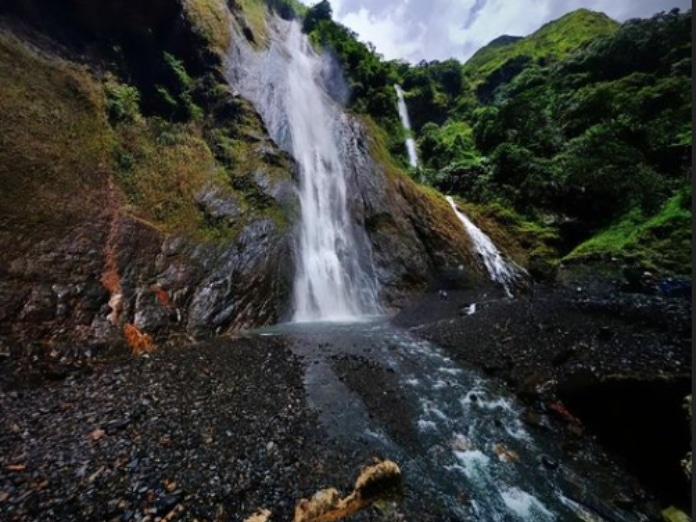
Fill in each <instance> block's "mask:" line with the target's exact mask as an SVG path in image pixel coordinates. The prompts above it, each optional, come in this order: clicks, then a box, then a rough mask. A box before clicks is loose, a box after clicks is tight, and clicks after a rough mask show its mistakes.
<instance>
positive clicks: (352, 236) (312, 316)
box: [230, 20, 381, 321]
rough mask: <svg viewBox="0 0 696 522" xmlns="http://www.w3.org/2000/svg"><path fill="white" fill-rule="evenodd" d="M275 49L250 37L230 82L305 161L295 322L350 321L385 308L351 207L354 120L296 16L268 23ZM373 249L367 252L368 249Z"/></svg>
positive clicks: (239, 53) (281, 141) (233, 60)
mask: <svg viewBox="0 0 696 522" xmlns="http://www.w3.org/2000/svg"><path fill="white" fill-rule="evenodd" d="M269 31H270V32H271V36H272V43H271V45H270V48H269V49H268V50H265V51H255V50H253V49H251V47H249V46H247V45H246V44H244V43H240V44H239V45H238V46H236V50H235V51H234V53H236V54H233V55H232V56H231V57H230V62H231V66H230V81H231V83H232V85H233V86H234V87H235V88H236V89H238V90H239V92H240V93H241V94H242V95H243V96H244V97H246V98H247V99H249V100H251V101H252V103H253V104H254V106H255V108H256V109H257V111H258V112H259V114H260V115H261V117H262V119H263V120H264V123H265V124H266V127H267V128H268V131H269V134H270V136H271V138H272V139H273V140H274V141H275V142H276V143H278V145H279V146H280V147H281V148H283V149H285V150H286V151H288V152H290V153H291V154H292V155H293V157H294V158H295V160H296V162H297V164H298V166H299V171H300V172H299V174H300V176H299V177H300V179H299V194H298V195H299V201H300V206H301V214H302V217H301V223H300V226H299V230H298V235H297V255H296V275H295V281H294V305H295V312H294V317H293V319H294V320H295V321H316V320H323V321H332V320H334V321H350V320H355V319H356V318H358V317H361V316H365V315H372V314H376V313H379V312H380V311H381V310H380V307H379V304H378V293H379V292H378V285H377V281H376V277H375V275H374V269H373V267H372V264H371V261H370V260H371V255H370V253H369V243H368V241H367V239H366V234H365V231H364V230H362V229H359V227H357V226H355V225H354V223H353V219H352V217H351V215H350V214H349V212H348V205H347V184H346V179H345V173H344V168H343V161H345V160H344V159H343V158H342V156H341V152H340V151H341V150H342V149H344V148H346V147H348V146H349V145H346V144H345V143H343V142H341V139H342V136H344V135H348V134H349V133H347V132H345V129H344V128H343V127H345V126H346V125H348V121H347V118H346V116H345V115H344V114H343V112H342V110H341V108H340V107H339V106H338V105H337V104H336V103H334V102H333V101H332V100H331V98H330V97H329V96H328V95H327V93H326V90H325V88H324V86H323V85H322V80H321V72H322V66H323V62H322V57H320V56H318V55H317V54H316V53H315V52H314V50H313V49H312V46H311V45H310V43H309V41H308V40H307V37H306V36H305V35H303V34H302V32H301V30H300V26H299V25H298V24H297V23H296V22H284V21H281V20H274V21H273V22H269ZM366 251H368V252H367V253H366Z"/></svg>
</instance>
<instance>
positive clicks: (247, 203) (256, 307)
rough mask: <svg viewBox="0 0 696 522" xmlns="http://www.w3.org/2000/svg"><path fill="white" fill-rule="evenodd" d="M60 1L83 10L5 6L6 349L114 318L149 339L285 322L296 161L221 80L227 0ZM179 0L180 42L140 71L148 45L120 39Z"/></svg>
mask: <svg viewBox="0 0 696 522" xmlns="http://www.w3.org/2000/svg"><path fill="white" fill-rule="evenodd" d="M66 4H71V6H73V7H74V8H75V9H76V10H75V11H74V12H71V16H70V17H69V22H70V23H68V21H67V20H66V21H65V23H64V24H62V25H61V24H60V23H59V22H58V21H60V18H57V19H51V17H50V16H48V13H53V11H52V10H53V9H54V8H55V9H57V7H55V6H53V7H47V5H41V4H40V3H32V2H23V3H18V4H17V5H15V6H10V9H9V10H10V11H12V12H11V13H10V14H8V15H7V16H6V17H4V18H3V19H2V30H1V31H0V73H1V74H0V76H1V77H0V111H2V115H3V116H2V117H1V118H0V135H2V147H0V184H1V185H2V195H3V197H2V198H0V216H1V219H0V244H1V245H2V248H1V249H0V266H1V267H2V269H1V270H2V277H1V281H0V295H2V299H0V301H1V303H2V304H1V305H0V334H2V339H3V340H2V341H0V342H1V343H2V345H3V346H2V349H3V351H12V352H16V355H17V356H18V360H20V359H22V357H23V356H26V355H28V354H29V353H33V354H37V353H43V351H44V350H48V347H49V346H50V347H51V349H53V350H55V349H58V352H57V353H62V352H63V351H66V350H67V351H69V350H71V349H73V348H71V346H72V347H74V346H75V345H74V343H73V341H77V340H80V341H88V342H89V343H90V344H94V345H99V344H100V343H102V342H104V341H111V340H114V339H120V338H125V337H124V335H123V334H124V332H131V335H128V336H126V337H127V338H129V339H131V340H134V339H135V337H138V336H134V335H133V334H132V332H133V331H137V332H138V334H139V335H140V336H141V337H144V338H145V339H146V341H147V342H145V343H144V344H143V343H136V342H133V344H142V345H144V346H147V345H148V343H150V344H155V343H160V342H163V341H165V340H166V339H167V338H169V337H170V336H171V334H172V333H176V332H180V333H182V334H183V333H187V334H194V335H209V334H211V333H215V332H223V331H226V330H229V329H237V328H241V327H247V326H258V325H262V324H269V323H273V322H276V321H278V320H279V319H280V318H281V317H282V315H283V314H284V313H285V310H286V307H287V304H288V296H289V291H290V282H291V277H292V271H291V269H289V265H288V263H287V262H286V261H285V260H287V259H288V257H289V256H290V255H291V243H292V241H291V227H290V221H291V216H292V215H294V214H296V202H295V199H294V192H293V181H292V173H293V168H294V167H293V163H292V161H291V159H290V158H288V157H287V156H286V155H285V154H283V153H281V152H280V151H279V150H278V149H277V148H276V147H275V146H274V145H273V143H272V142H271V141H270V140H269V139H268V137H267V135H266V133H265V130H264V127H263V125H262V123H261V121H260V119H259V118H258V116H257V115H256V113H255V112H254V111H253V110H252V109H251V108H250V106H249V104H248V103H246V102H245V101H244V100H242V99H239V98H236V97H234V96H233V95H232V94H231V93H230V91H229V88H228V87H227V85H226V84H225V83H224V80H223V78H224V77H223V75H222V70H221V67H222V65H221V64H222V54H223V53H224V51H225V49H224V47H225V46H226V45H229V42H227V43H225V41H224V40H225V39H228V38H229V22H228V20H227V17H228V16H229V14H228V13H229V12H228V10H227V8H226V7H225V5H224V4H220V5H217V4H215V3H214V2H186V3H184V4H179V3H178V2H159V4H161V5H160V7H163V6H167V9H170V10H171V12H169V11H166V10H165V9H164V7H163V10H162V11H161V12H158V11H157V9H156V7H155V5H154V4H153V5H152V6H150V7H148V8H143V9H140V10H138V9H135V8H132V12H131V8H128V7H126V8H125V10H126V11H128V13H130V14H131V15H133V16H131V17H129V16H127V15H126V14H119V15H118V16H117V15H116V14H115V13H112V14H114V17H112V18H111V20H109V17H107V16H104V13H105V12H110V9H112V8H114V6H112V5H110V4H109V3H108V2H107V5H104V6H101V5H100V9H102V8H103V9H104V10H105V11H101V14H100V16H99V17H97V16H96V13H94V12H93V9H95V8H94V7H93V6H92V5H91V4H89V5H87V4H85V5H82V4H80V3H79V2H78V3H74V5H73V3H71V2H66ZM216 5H217V7H215V6H216ZM39 7H41V8H47V9H48V13H38V14H37V11H38V9H39ZM63 7H65V6H63ZM218 8H219V9H218ZM114 9H115V8H114ZM177 9H178V15H177V16H180V17H181V18H176V20H177V22H176V24H174V25H173V26H172V27H171V30H172V31H174V32H175V33H176V38H173V39H172V43H173V42H174V40H176V41H177V44H176V45H178V46H179V47H180V50H181V53H180V54H174V53H175V52H176V49H175V47H168V46H167V45H166V43H165V44H164V47H165V49H162V48H161V47H160V49H158V52H160V54H159V55H158V56H157V59H156V60H154V61H153V63H152V64H151V65H152V67H153V69H157V68H158V67H160V66H161V67H162V70H161V71H160V72H153V73H152V76H151V77H148V76H147V75H146V74H144V71H145V69H146V66H147V63H146V61H147V59H148V56H149V55H150V54H151V53H153V52H154V51H153V49H152V48H144V49H143V51H142V55H143V56H142V57H140V58H137V57H136V56H135V55H134V54H129V51H123V50H124V49H125V48H126V47H125V46H126V45H127V43H128V42H127V41H126V40H127V39H128V38H130V37H134V36H133V35H145V34H148V33H149V32H150V30H152V33H154V34H155V35H157V33H158V28H159V29H163V26H164V24H165V21H164V20H165V19H169V18H171V17H172V16H174V14H173V13H174V12H175V11H176V10H177ZM5 10H6V11H7V10H8V9H7V6H6V7H5ZM136 12H137V13H138V14H139V17H137V16H135V13H136ZM221 13H222V14H221ZM165 14H166V16H165ZM158 16H162V17H163V18H162V22H161V24H158V23H156V20H157V19H158ZM221 17H222V18H221ZM50 20H53V21H51V22H50V23H49V21H50ZM56 20H58V21H56ZM97 21H98V22H99V23H98V24H97V23H96V22H97ZM119 21H120V22H123V23H124V25H119ZM126 21H128V24H125V22H126ZM93 22H94V23H93ZM90 24H91V25H90ZM101 24H105V25H101ZM138 24H143V25H142V26H138ZM149 24H150V25H149ZM225 31H228V32H225ZM106 35H110V36H106ZM117 35H120V36H121V37H123V40H119V39H116V40H111V41H109V38H112V37H113V38H117ZM134 38H135V37H134ZM143 38H145V37H144V36H143ZM161 42H166V39H162V40H161ZM108 44H113V45H114V46H115V47H119V46H121V47H120V48H121V51H119V52H122V56H123V61H122V62H121V63H120V64H114V63H113V62H112V61H111V60H112V58H113V56H112V55H111V54H110V53H109V52H107V51H104V48H105V47H106V46H107V45H108ZM199 46H200V47H199ZM80 51H85V52H88V53H89V54H88V55H86V54H82V53H81V52H80ZM158 75H159V76H158ZM129 82H132V83H129ZM160 82H161V83H160ZM158 96H160V98H162V99H159V98H158ZM164 98H170V99H169V100H165V99H164ZM133 327H135V330H134V329H133ZM17 340H20V342H16V341H17ZM32 345H34V347H33V348H32V347H31V346H32ZM80 351H82V350H80Z"/></svg>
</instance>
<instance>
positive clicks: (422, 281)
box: [343, 120, 485, 307]
mask: <svg viewBox="0 0 696 522" xmlns="http://www.w3.org/2000/svg"><path fill="white" fill-rule="evenodd" d="M347 128H348V129H349V132H350V135H349V136H346V137H344V139H343V143H344V151H343V153H344V154H345V155H349V156H350V161H346V177H347V180H348V185H349V187H350V189H349V194H350V195H351V198H350V200H349V204H350V206H351V212H352V213H353V215H355V216H356V217H357V221H358V225H359V226H360V227H361V228H364V230H365V231H366V232H367V236H368V238H369V241H370V244H371V247H372V257H373V262H374V265H375V269H376V271H377V277H378V279H379V282H380V284H381V286H382V290H383V293H384V297H385V300H386V302H387V303H389V304H390V305H392V306H395V307H400V306H402V305H403V304H404V303H405V302H406V301H407V300H408V299H409V297H411V296H413V295H414V294H415V293H418V292H422V291H423V290H425V289H426V288H427V287H428V285H429V284H430V283H431V282H432V281H434V280H436V279H437V278H438V277H439V276H440V275H442V274H443V273H450V274H451V273H454V274H456V277H457V278H458V279H460V280H461V281H462V282H463V283H464V284H468V285H480V284H482V283H484V282H485V277H484V272H483V271H482V269H481V268H482V267H481V266H480V263H478V261H477V260H476V258H475V256H474V255H473V252H472V248H471V244H470V239H469V237H468V236H467V234H466V233H465V232H464V230H463V229H462V226H461V223H459V222H458V221H457V218H456V216H455V214H454V213H453V212H452V210H451V209H450V207H449V205H448V204H447V202H446V200H445V199H444V198H443V197H442V196H441V195H440V194H438V193H437V192H435V191H432V190H428V189H426V188H424V187H421V186H418V185H416V183H414V182H413V181H412V180H411V179H409V178H408V177H407V176H406V175H405V174H404V173H402V172H400V171H398V169H397V168H396V167H394V166H393V165H391V164H390V161H389V159H388V157H387V156H385V154H384V153H383V152H382V151H383V150H384V144H383V143H382V142H381V140H380V135H379V130H378V129H376V128H374V127H373V124H372V123H371V122H369V121H364V122H362V123H361V122H359V121H357V120H355V121H352V122H351V124H350V125H349V126H348V127H347Z"/></svg>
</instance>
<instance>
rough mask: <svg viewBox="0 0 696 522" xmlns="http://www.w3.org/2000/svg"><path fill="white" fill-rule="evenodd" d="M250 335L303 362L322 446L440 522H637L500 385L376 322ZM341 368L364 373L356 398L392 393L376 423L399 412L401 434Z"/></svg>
mask: <svg viewBox="0 0 696 522" xmlns="http://www.w3.org/2000/svg"><path fill="white" fill-rule="evenodd" d="M258 335H261V336H283V337H285V338H286V339H287V340H289V341H290V345H291V346H292V349H293V351H294V352H295V354H296V355H298V356H299V357H301V358H302V359H303V360H304V362H305V368H306V370H305V376H304V382H305V388H306V392H307V395H308V399H309V403H310V405H311V406H312V407H313V408H314V409H315V410H316V411H317V412H318V414H319V418H320V420H321V423H322V425H323V427H324V429H325V430H326V431H327V432H328V433H329V434H330V436H331V437H333V438H334V439H336V440H337V441H340V443H342V444H345V445H347V446H348V447H350V446H352V445H357V446H360V447H363V448H364V447H365V446H367V448H368V449H369V450H370V451H371V452H373V453H374V454H377V455H381V456H384V457H385V458H389V459H391V460H394V461H396V462H397V463H398V464H399V465H400V466H401V469H402V471H403V473H404V476H405V483H406V490H407V491H408V492H409V493H407V495H409V494H410V495H417V496H418V497H419V500H420V502H421V503H425V504H426V505H428V506H433V509H436V510H439V511H440V512H441V513H442V514H443V516H445V517H446V518H444V519H446V520H472V519H474V520H487V521H489V520H490V521H514V520H526V521H550V520H587V521H589V520H599V521H601V520H611V521H613V520H616V521H630V520H639V519H638V518H635V517H633V516H627V514H626V513H625V512H618V511H617V510H615V509H613V508H611V507H609V506H607V505H606V504H603V503H602V502H601V501H598V500H597V498H598V496H597V495H596V494H595V492H594V491H593V488H594V487H595V485H594V484H590V483H588V482H587V481H585V480H583V479H582V477H581V476H580V475H579V474H578V473H577V472H576V471H574V470H573V468H572V466H571V465H570V464H568V463H564V462H562V460H561V459H562V457H561V456H560V455H557V454H556V452H557V449H555V448H554V447H553V445H552V444H550V443H549V441H546V440H543V439H541V438H539V437H538V436H535V434H533V433H531V432H530V431H528V430H527V429H526V427H525V425H524V424H523V423H522V421H521V420H520V415H521V407H520V405H518V404H517V402H516V399H515V398H514V397H513V396H512V394H510V393H509V392H508V391H507V390H505V389H504V388H503V387H502V386H501V385H499V384H497V383H496V382H494V381H491V380H489V379H487V378H486V377H485V376H483V375H482V374H480V373H479V372H477V371H475V370H473V369H470V368H465V367H461V366H459V365H458V364H457V363H455V362H454V361H453V360H452V359H451V358H449V357H448V356H447V355H445V354H444V353H443V351H442V350H440V349H439V348H438V347H437V346H435V345H433V344H431V343H428V342H426V341H422V340H418V339H416V338H414V337H413V336H411V335H410V334H409V333H408V332H406V331H403V330H399V329H396V328H394V327H393V326H391V325H390V324H389V323H388V322H387V321H386V320H383V319H375V320H372V321H369V322H357V323H345V324H339V323H303V324H286V325H280V326H276V327H272V328H269V329H266V330H263V331H261V332H258ZM346 360H358V361H362V362H363V364H364V365H365V366H366V367H367V368H372V369H373V370H372V371H370V374H371V377H369V378H368V382H367V383H365V384H364V386H365V387H366V388H365V393H366V394H368V395H370V394H372V395H373V396H374V394H375V393H376V394H379V393H380V389H381V388H382V387H384V388H385V390H387V389H389V388H391V390H390V391H391V392H392V393H393V392H394V391H395V390H394V388H396V394H397V396H398V401H397V403H394V402H393V401H391V400H387V401H386V402H387V405H386V408H387V409H391V410H392V411H391V412H389V411H387V412H386V415H387V417H390V416H391V417H392V419H393V417H394V415H393V414H394V412H395V411H396V410H400V411H403V412H404V416H403V417H401V420H400V421H399V422H400V423H401V424H400V425H398V426H397V425H395V422H393V421H392V422H387V423H386V425H385V423H384V422H380V412H378V411H374V405H373V408H371V407H370V406H369V405H368V403H372V402H373V401H369V400H363V398H362V397H361V395H362V394H363V392H362V391H361V392H358V393H356V391H355V390H354V389H351V387H350V386H348V385H347V384H346V381H350V379H346V378H345V377H346V376H345V375H340V374H339V371H338V368H339V367H340V366H341V361H346ZM374 369H377V371H375V370H374ZM379 374H383V375H385V376H389V380H390V381H393V382H391V383H390V384H388V383H386V382H380V380H379V378H378V377H377V378H375V377H374V376H375V375H379ZM354 388H355V386H354ZM382 393H384V395H387V393H388V392H387V391H384V392H382ZM390 399H391V398H390ZM382 416H383V415H382ZM406 417H410V418H406ZM399 432H405V433H413V434H415V437H414V440H410V439H409V437H399V435H400V434H399ZM400 438H401V441H399V442H397V440H398V439H400ZM553 468H555V469H553ZM559 484H563V485H564V486H563V487H561V486H559Z"/></svg>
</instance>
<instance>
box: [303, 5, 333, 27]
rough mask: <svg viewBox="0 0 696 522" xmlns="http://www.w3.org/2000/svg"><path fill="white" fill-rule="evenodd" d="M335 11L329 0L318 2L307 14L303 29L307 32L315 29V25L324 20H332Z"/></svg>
mask: <svg viewBox="0 0 696 522" xmlns="http://www.w3.org/2000/svg"><path fill="white" fill-rule="evenodd" d="M332 14H333V11H332V9H331V4H330V3H329V1H328V0H322V1H321V2H319V3H318V4H316V5H314V6H312V7H311V8H310V9H309V11H307V14H306V15H305V19H304V22H303V24H302V30H303V31H304V32H305V33H309V32H311V31H312V29H314V27H315V26H316V25H317V24H318V23H319V22H321V21H322V20H331V16H332Z"/></svg>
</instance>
